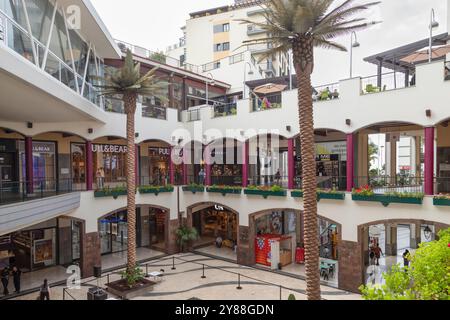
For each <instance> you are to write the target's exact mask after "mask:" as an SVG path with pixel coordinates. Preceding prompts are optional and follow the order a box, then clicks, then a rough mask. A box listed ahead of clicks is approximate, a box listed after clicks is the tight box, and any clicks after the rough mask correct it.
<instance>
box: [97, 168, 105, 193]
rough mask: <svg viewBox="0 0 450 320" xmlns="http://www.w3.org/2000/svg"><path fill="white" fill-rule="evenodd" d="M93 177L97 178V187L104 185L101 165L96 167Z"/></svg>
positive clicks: (101, 187) (100, 187)
mask: <svg viewBox="0 0 450 320" xmlns="http://www.w3.org/2000/svg"><path fill="white" fill-rule="evenodd" d="M95 177H96V178H97V189H99V190H101V189H103V188H104V186H105V170H104V169H103V167H100V168H97V172H96V173H95Z"/></svg>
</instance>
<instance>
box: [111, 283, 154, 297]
mask: <svg viewBox="0 0 450 320" xmlns="http://www.w3.org/2000/svg"><path fill="white" fill-rule="evenodd" d="M155 284H156V283H155V282H152V281H150V280H147V279H142V280H140V281H139V282H138V283H136V284H135V285H134V286H133V287H132V288H130V287H129V286H128V285H127V283H126V280H124V279H122V280H118V281H114V282H111V283H107V284H106V286H107V287H108V292H109V293H111V294H113V295H116V296H118V297H120V298H122V299H124V300H129V299H133V298H136V297H142V296H144V295H145V294H146V293H148V292H150V291H153V286H154V285H155Z"/></svg>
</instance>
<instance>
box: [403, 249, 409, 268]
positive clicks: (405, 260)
mask: <svg viewBox="0 0 450 320" xmlns="http://www.w3.org/2000/svg"><path fill="white" fill-rule="evenodd" d="M410 261H411V253H410V252H409V250H408V249H406V250H405V252H403V266H404V267H405V268H407V267H409V262H410Z"/></svg>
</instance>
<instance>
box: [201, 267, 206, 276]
mask: <svg viewBox="0 0 450 320" xmlns="http://www.w3.org/2000/svg"><path fill="white" fill-rule="evenodd" d="M202 279H206V276H205V265H203V274H202Z"/></svg>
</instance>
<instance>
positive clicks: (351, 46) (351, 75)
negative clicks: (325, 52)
mask: <svg viewBox="0 0 450 320" xmlns="http://www.w3.org/2000/svg"><path fill="white" fill-rule="evenodd" d="M353 36H354V37H355V41H354V42H353ZM359 46H360V43H359V42H358V38H357V36H356V32H355V31H353V32H352V34H351V35H350V79H351V78H353V48H358V47H359Z"/></svg>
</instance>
